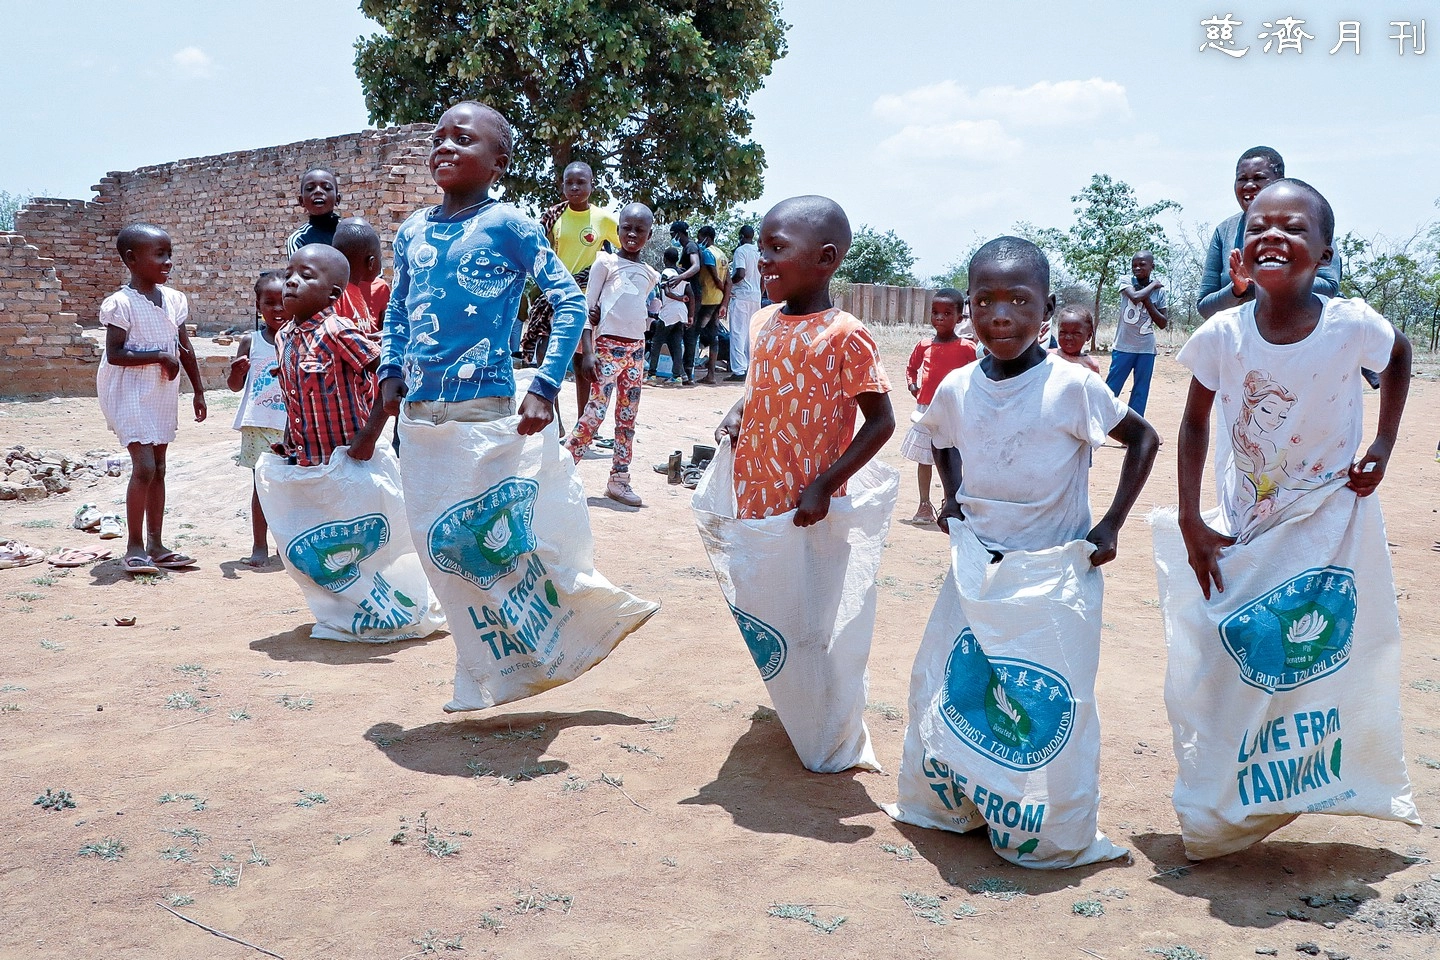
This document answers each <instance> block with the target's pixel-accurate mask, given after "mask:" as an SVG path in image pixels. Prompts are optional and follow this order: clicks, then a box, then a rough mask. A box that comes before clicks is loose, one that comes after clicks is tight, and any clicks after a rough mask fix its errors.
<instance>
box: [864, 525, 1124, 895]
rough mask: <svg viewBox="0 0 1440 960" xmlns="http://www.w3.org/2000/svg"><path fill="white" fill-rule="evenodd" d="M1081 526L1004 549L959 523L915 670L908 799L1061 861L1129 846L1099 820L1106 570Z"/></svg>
mask: <svg viewBox="0 0 1440 960" xmlns="http://www.w3.org/2000/svg"><path fill="white" fill-rule="evenodd" d="M1093 551H1094V547H1093V545H1091V544H1090V543H1087V542H1085V541H1083V540H1076V541H1073V542H1071V543H1067V544H1065V545H1064V546H1060V547H1053V548H1051V549H1048V550H1038V551H1034V552H1024V551H1018V550H1017V551H1014V552H1012V553H1009V554H1006V555H1005V558H1004V559H1003V560H1001V561H1000V562H999V563H992V562H991V555H990V551H989V550H987V549H986V548H985V547H984V545H982V544H981V543H980V541H979V540H978V539H977V538H976V537H975V535H974V534H973V533H972V532H971V531H970V528H969V527H968V526H966V525H965V524H963V523H959V522H952V523H951V524H950V558H951V564H950V576H949V577H947V578H946V580H945V584H944V586H942V587H941V588H940V597H939V599H938V600H936V602H935V610H934V612H933V613H931V614H930V622H929V624H927V625H926V627H925V637H924V639H923V640H921V642H920V652H919V653H918V654H917V655H916V657H915V668H914V671H913V672H912V674H911V677H910V726H909V729H907V730H906V733H905V752H904V755H903V757H902V759H901V761H900V777H899V801H898V802H897V803H896V804H894V805H886V806H885V811H886V812H887V813H889V814H890V815H891V816H892V817H894V818H895V819H897V820H900V821H903V822H905V823H913V824H915V825H916V826H921V827H933V828H938V829H941V830H953V831H956V832H960V833H963V832H965V831H967V830H973V829H975V828H977V827H984V826H987V825H988V827H989V829H990V845H991V846H992V847H993V848H994V850H995V852H996V853H997V854H999V855H1000V856H1002V857H1004V858H1005V859H1006V860H1009V861H1010V862H1012V863H1016V864H1019V865H1020V866H1022V867H1038V868H1047V869H1057V868H1062V867H1075V866H1081V865H1083V864H1087V863H1096V862H1099V861H1102V860H1114V859H1117V858H1119V857H1123V856H1125V855H1126V854H1127V853H1128V852H1129V851H1127V850H1126V849H1125V848H1124V847H1118V846H1116V845H1115V844H1113V843H1111V842H1110V840H1109V839H1108V838H1107V837H1106V836H1105V835H1104V834H1103V833H1101V832H1100V831H1099V829H1098V827H1097V819H1098V813H1099V809H1100V718H1099V715H1098V714H1097V713H1096V711H1095V674H1096V671H1097V670H1098V668H1099V664H1100V627H1101V601H1102V598H1103V596H1104V587H1105V579H1104V576H1103V575H1102V574H1101V573H1100V571H1099V570H1097V569H1095V568H1094V567H1092V566H1091V565H1090V554H1091V553H1092V552H1093Z"/></svg>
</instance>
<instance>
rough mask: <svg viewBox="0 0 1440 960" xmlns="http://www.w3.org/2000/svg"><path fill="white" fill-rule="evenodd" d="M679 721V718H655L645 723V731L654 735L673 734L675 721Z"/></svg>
mask: <svg viewBox="0 0 1440 960" xmlns="http://www.w3.org/2000/svg"><path fill="white" fill-rule="evenodd" d="M679 719H680V718H679V717H656V718H655V719H653V720H646V721H645V729H647V730H650V731H653V732H654V733H673V732H674V731H675V721H677V720H679Z"/></svg>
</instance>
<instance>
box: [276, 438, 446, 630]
mask: <svg viewBox="0 0 1440 960" xmlns="http://www.w3.org/2000/svg"><path fill="white" fill-rule="evenodd" d="M346 450H347V448H346V447H340V448H338V449H337V450H336V451H335V452H334V453H333V454H331V456H330V462H329V463H327V464H325V465H324V466H317V467H297V466H291V465H289V464H287V463H286V462H285V461H284V460H283V459H281V458H280V457H278V456H275V455H274V454H270V453H267V454H264V455H263V456H261V457H260V462H259V463H258V464H257V465H256V467H255V487H256V489H257V490H258V491H259V493H260V505H261V506H262V507H263V508H264V510H265V520H266V522H267V523H268V524H269V525H270V532H271V533H273V534H274V535H275V542H276V543H278V544H280V555H281V556H282V557H283V558H284V559H285V568H286V569H287V570H289V571H290V576H291V577H293V578H294V580H295V582H296V583H298V584H299V585H300V590H301V592H302V593H304V594H305V602H306V603H307V604H308V605H309V607H310V613H311V615H313V616H314V617H315V628H314V629H313V630H311V631H310V636H312V637H315V638H317V639H321V640H349V641H360V642H362V643H388V642H390V641H391V640H411V639H414V638H417V637H428V636H429V635H430V634H432V633H434V632H435V631H437V630H442V629H444V627H445V617H444V615H443V614H441V612H440V605H439V603H438V602H437V601H436V600H435V598H434V596H433V595H432V594H431V592H430V585H429V584H428V583H427V582H426V581H425V573H424V572H423V571H422V570H421V569H420V559H419V558H418V557H417V556H416V555H415V548H414V546H413V545H412V544H411V542H410V525H409V523H408V522H407V521H406V519H405V500H404V498H403V497H402V496H401V494H400V468H399V466H398V465H397V464H396V462H395V458H394V457H393V456H391V454H390V451H389V450H385V449H376V451H375V456H374V457H372V458H371V459H370V460H368V461H366V462H364V463H361V462H360V461H358V460H352V459H350V457H349V456H348V455H347V453H346Z"/></svg>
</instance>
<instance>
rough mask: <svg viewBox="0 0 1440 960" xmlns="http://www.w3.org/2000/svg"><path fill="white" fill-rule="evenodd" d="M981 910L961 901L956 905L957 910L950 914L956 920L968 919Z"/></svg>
mask: <svg viewBox="0 0 1440 960" xmlns="http://www.w3.org/2000/svg"><path fill="white" fill-rule="evenodd" d="M979 912H980V911H979V910H976V909H975V908H974V907H973V906H971V905H970V904H968V903H959V904H956V905H955V910H954V911H953V912H952V913H951V914H950V915H951V916H952V917H954V918H955V919H956V920H967V919H969V918H970V917H973V916H975V914H977V913H979Z"/></svg>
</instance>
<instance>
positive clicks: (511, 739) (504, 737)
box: [490, 723, 545, 743]
mask: <svg viewBox="0 0 1440 960" xmlns="http://www.w3.org/2000/svg"><path fill="white" fill-rule="evenodd" d="M544 736H545V724H543V723H542V724H540V725H539V726H536V727H532V728H531V729H529V730H500V731H497V732H496V733H492V734H490V738H491V739H492V740H500V741H502V742H504V743H516V742H518V741H521V740H540V739H542V738H544Z"/></svg>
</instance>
